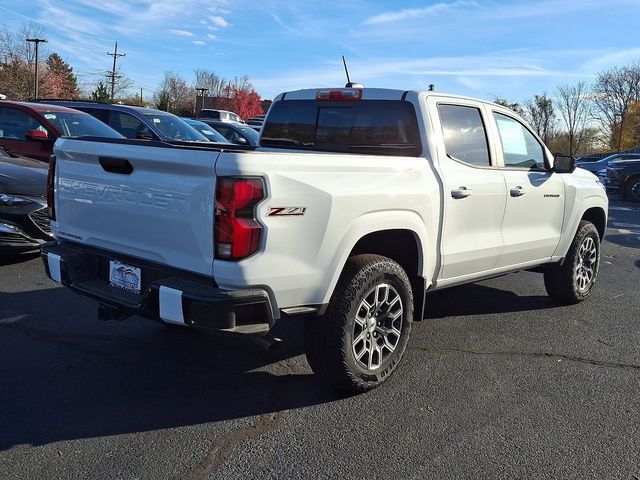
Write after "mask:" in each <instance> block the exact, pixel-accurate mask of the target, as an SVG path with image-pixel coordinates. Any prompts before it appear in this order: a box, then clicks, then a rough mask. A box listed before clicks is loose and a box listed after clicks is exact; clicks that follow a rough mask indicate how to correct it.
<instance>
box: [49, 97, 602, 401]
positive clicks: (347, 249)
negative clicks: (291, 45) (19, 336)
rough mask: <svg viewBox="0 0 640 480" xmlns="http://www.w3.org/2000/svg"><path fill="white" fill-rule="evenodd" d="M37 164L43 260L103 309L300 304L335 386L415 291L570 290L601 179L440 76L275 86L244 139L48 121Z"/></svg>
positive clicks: (588, 237)
mask: <svg viewBox="0 0 640 480" xmlns="http://www.w3.org/2000/svg"><path fill="white" fill-rule="evenodd" d="M49 173H50V175H49V213H50V217H51V220H52V229H53V232H54V234H55V237H56V241H55V242H53V243H50V244H47V245H46V246H45V247H43V249H42V256H43V260H44V264H45V266H46V269H47V273H48V275H49V276H50V278H52V279H53V280H55V281H56V282H60V283H62V284H63V285H66V286H68V287H70V288H72V289H73V290H75V291H76V292H79V293H81V294H84V295H88V296H90V297H93V298H95V299H97V300H98V301H99V302H100V308H99V313H100V316H101V317H102V318H117V317H120V318H123V317H126V316H129V315H132V314H139V315H142V316H145V317H148V318H151V319H155V320H160V321H163V322H167V323H172V324H179V325H185V326H188V327H194V328H198V329H202V330H208V331H215V332H237V333H247V334H253V335H265V334H268V332H269V330H270V328H271V327H272V326H273V324H274V322H275V321H276V320H277V319H279V318H280V317H282V316H283V315H286V316H293V315H301V316H303V317H304V318H305V322H306V324H305V347H306V353H307V358H308V361H309V364H310V365H311V367H312V369H313V370H314V372H315V373H316V374H318V375H319V376H320V377H321V378H322V379H324V380H325V381H326V382H327V383H329V384H330V385H332V386H333V387H335V388H337V389H341V390H346V391H351V392H359V391H364V390H367V389H369V388H372V387H375V386H376V385H378V384H380V383H381V382H383V381H384V380H385V379H386V378H387V377H388V376H389V374H390V373H391V372H392V371H393V370H394V369H395V367H396V366H397V365H398V362H399V361H400V359H401V357H402V355H403V353H404V350H405V347H406V345H407V340H408V337H409V333H410V330H411V324H412V321H413V320H421V319H422V318H423V316H424V311H425V298H426V294H428V293H429V292H431V291H435V290H439V289H442V288H446V287H451V286H454V285H460V284H463V283H468V282H473V281H477V280H481V279H485V278H489V277H494V276H497V275H501V274H504V273H506V272H512V271H518V270H523V269H534V270H536V271H540V272H541V273H543V275H544V283H545V286H546V290H547V292H548V293H549V295H550V296H551V297H553V298H554V299H556V300H558V301H560V302H565V303H576V302H579V301H582V300H584V299H585V298H586V297H587V296H588V295H589V292H590V291H591V289H592V287H593V285H594V282H595V280H596V276H597V274H598V266H599V262H600V242H601V240H602V237H603V235H604V233H605V226H606V221H607V207H608V203H607V197H606V195H605V191H604V188H603V186H602V185H601V184H600V182H599V181H598V179H597V178H596V177H595V176H594V175H593V174H591V173H589V172H587V171H584V170H580V169H575V163H574V160H573V159H572V158H570V157H562V156H556V157H555V158H554V156H553V155H552V154H551V153H550V152H549V150H548V149H547V148H546V147H545V146H544V144H543V142H542V141H540V139H539V138H538V137H537V136H536V135H535V134H534V133H533V132H532V130H531V129H530V128H529V127H528V126H527V125H526V124H525V122H524V121H523V120H522V119H521V118H519V117H518V116H517V115H515V114H514V113H513V112H512V111H511V110H508V109H506V108H504V107H501V106H499V105H494V104H491V103H486V102H482V101H479V100H474V99H471V98H464V97H460V96H453V95H447V94H441V93H436V92H418V91H402V90H386V89H373V88H372V89H369V88H335V89H317V90H300V91H294V92H287V93H283V94H281V95H279V96H278V97H277V98H276V99H275V101H274V103H273V105H272V106H271V109H270V110H269V113H268V115H267V118H266V121H265V124H264V127H263V129H262V133H261V141H260V146H259V147H257V148H252V147H247V148H243V147H238V146H229V145H221V144H213V145H211V146H203V145H202V144H198V145H195V144H191V145H190V144H186V143H182V144H178V143H176V144H167V143H160V142H154V141H144V140H120V139H98V138H78V139H68V138H63V139H60V140H58V142H57V143H56V146H55V156H54V158H52V161H51V163H50V172H49ZM461 301H463V299H461Z"/></svg>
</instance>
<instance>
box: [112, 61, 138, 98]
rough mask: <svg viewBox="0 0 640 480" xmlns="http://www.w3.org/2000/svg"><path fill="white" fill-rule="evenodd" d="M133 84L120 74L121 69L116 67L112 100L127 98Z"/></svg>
mask: <svg viewBox="0 0 640 480" xmlns="http://www.w3.org/2000/svg"><path fill="white" fill-rule="evenodd" d="M133 85H134V83H133V80H131V79H130V78H129V77H127V76H126V75H125V74H124V73H122V69H121V68H120V67H118V68H117V69H116V80H115V84H114V87H113V100H114V101H117V100H120V99H122V98H123V97H127V96H129V94H130V90H131V88H132V87H133Z"/></svg>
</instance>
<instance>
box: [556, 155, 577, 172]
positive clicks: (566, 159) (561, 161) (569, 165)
mask: <svg viewBox="0 0 640 480" xmlns="http://www.w3.org/2000/svg"><path fill="white" fill-rule="evenodd" d="M575 169H576V159H575V158H573V157H570V156H569V155H556V156H555V157H554V159H553V171H554V172H555V173H573V171H574V170H575Z"/></svg>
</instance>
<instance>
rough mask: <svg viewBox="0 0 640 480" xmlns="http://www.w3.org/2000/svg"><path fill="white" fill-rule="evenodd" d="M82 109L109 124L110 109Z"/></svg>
mask: <svg viewBox="0 0 640 480" xmlns="http://www.w3.org/2000/svg"><path fill="white" fill-rule="evenodd" d="M82 110H83V111H84V112H87V113H88V114H89V115H91V116H92V117H95V118H97V119H98V120H100V121H101V122H102V123H106V124H107V125H109V110H106V109H103V108H83V109H82Z"/></svg>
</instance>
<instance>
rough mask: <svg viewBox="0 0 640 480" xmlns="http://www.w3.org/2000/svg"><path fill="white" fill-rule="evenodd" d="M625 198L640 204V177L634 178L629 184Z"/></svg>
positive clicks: (625, 189)
mask: <svg viewBox="0 0 640 480" xmlns="http://www.w3.org/2000/svg"><path fill="white" fill-rule="evenodd" d="M624 198H625V200H628V201H630V202H640V177H635V178H632V179H631V180H629V181H628V182H627V185H626V187H625V188H624Z"/></svg>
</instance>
